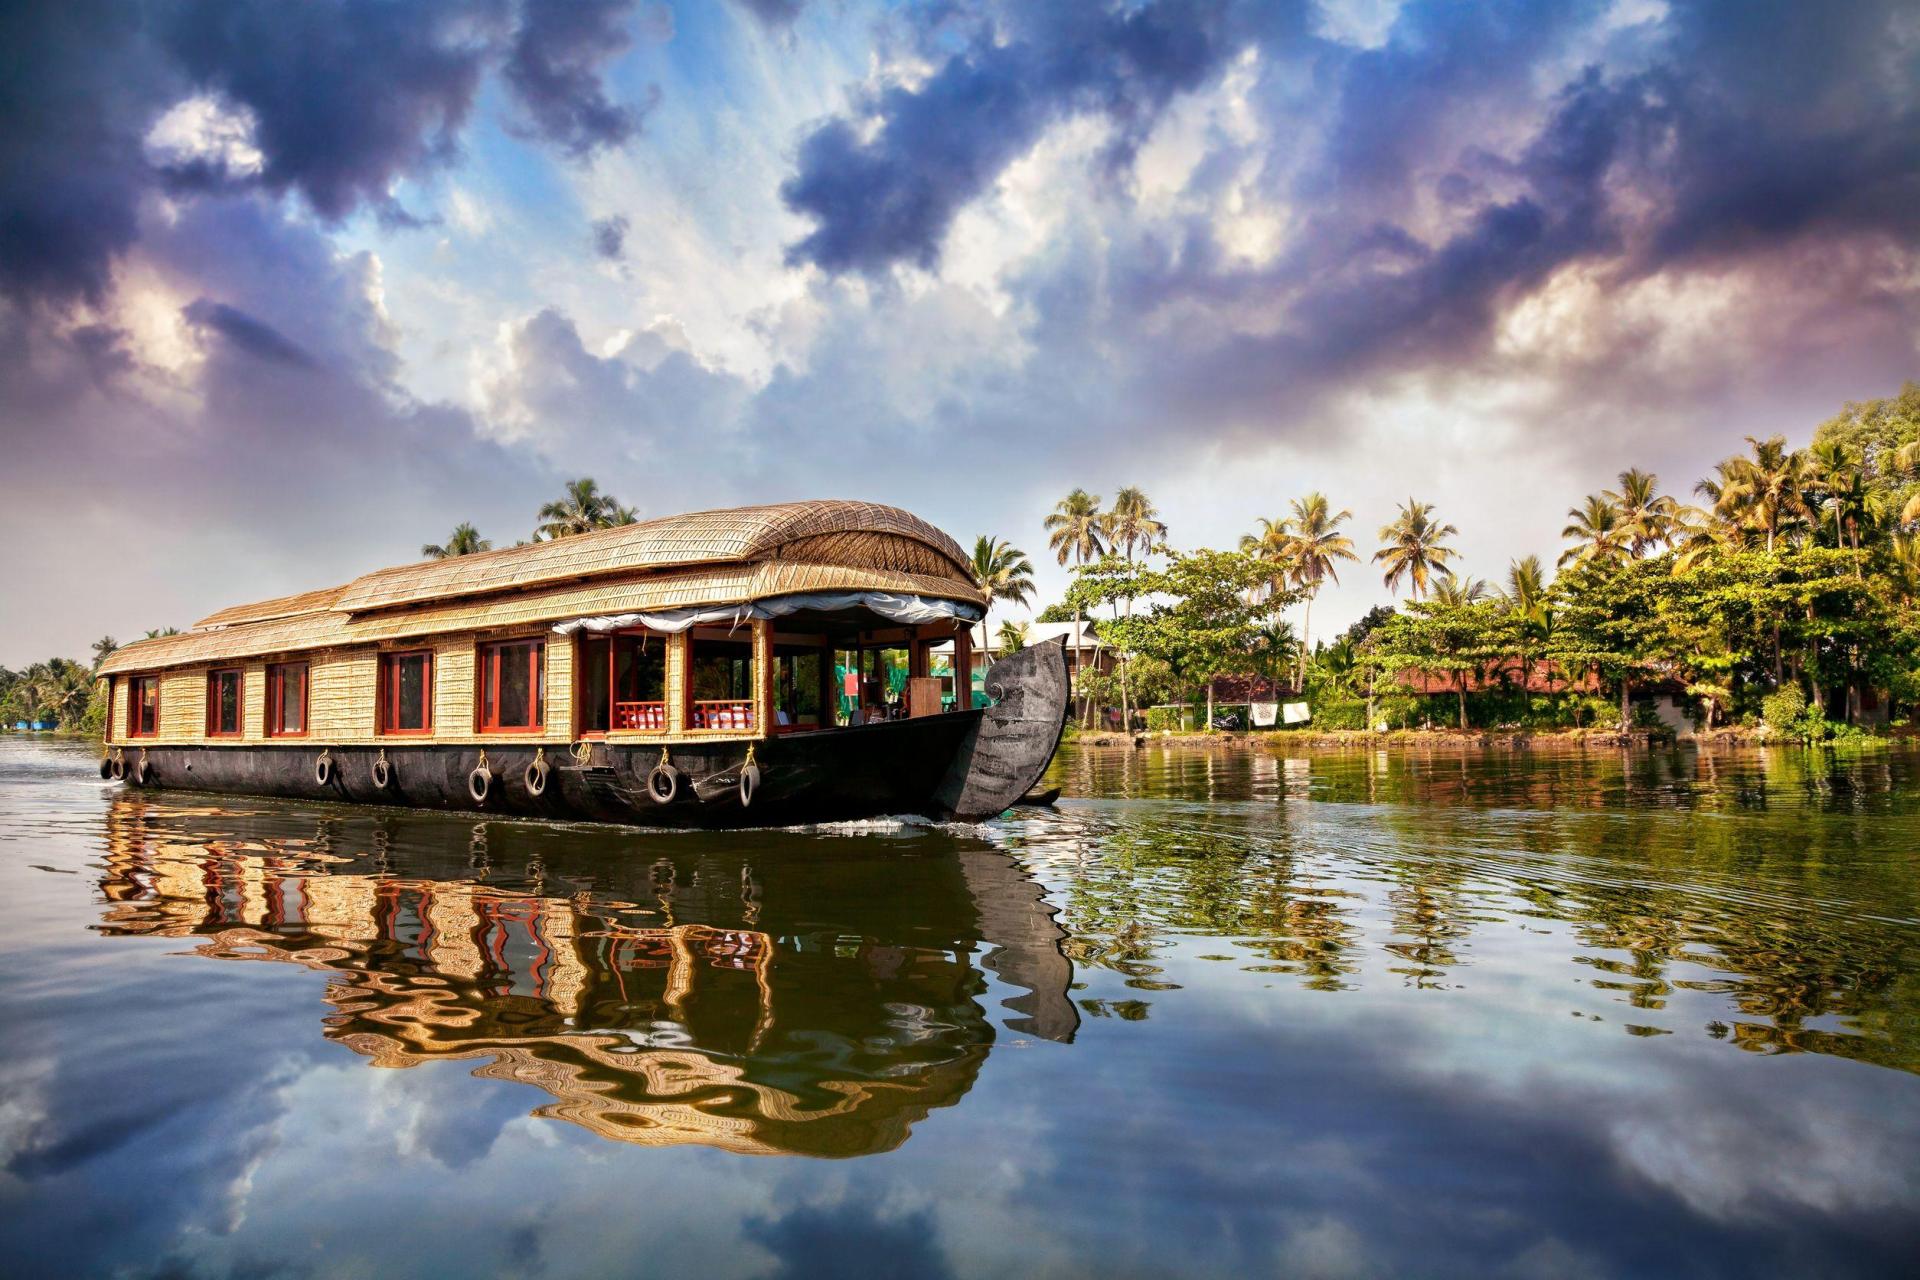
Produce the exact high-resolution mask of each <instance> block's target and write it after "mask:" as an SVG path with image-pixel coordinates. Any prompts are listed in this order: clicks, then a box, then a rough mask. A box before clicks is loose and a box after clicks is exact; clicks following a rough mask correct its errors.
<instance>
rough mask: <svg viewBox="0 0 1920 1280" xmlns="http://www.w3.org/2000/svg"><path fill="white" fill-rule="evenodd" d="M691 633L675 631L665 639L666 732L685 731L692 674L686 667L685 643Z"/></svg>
mask: <svg viewBox="0 0 1920 1280" xmlns="http://www.w3.org/2000/svg"><path fill="white" fill-rule="evenodd" d="M692 634H693V633H692V632H691V631H676V632H674V633H673V634H672V635H670V636H668V637H667V732H668V733H676V734H677V733H685V732H686V731H687V701H688V699H690V698H692V697H693V672H692V671H691V670H689V669H688V666H687V641H688V640H689V638H690V637H691V636H692Z"/></svg>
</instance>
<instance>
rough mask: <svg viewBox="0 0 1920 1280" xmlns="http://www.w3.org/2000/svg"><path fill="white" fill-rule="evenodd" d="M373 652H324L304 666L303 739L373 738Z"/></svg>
mask: <svg viewBox="0 0 1920 1280" xmlns="http://www.w3.org/2000/svg"><path fill="white" fill-rule="evenodd" d="M379 662H380V655H379V651H378V650H375V649H371V648H369V649H357V650H356V649H348V650H344V651H343V650H337V649H336V650H327V651H325V652H321V653H316V654H313V655H312V660H311V661H310V663H309V664H308V667H307V736H308V737H309V738H312V739H314V740H316V741H319V742H346V741H351V740H353V739H357V738H371V737H372V736H373V723H374V721H373V717H374V682H375V680H376V679H377V678H378V671H379Z"/></svg>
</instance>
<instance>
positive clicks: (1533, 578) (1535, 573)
mask: <svg viewBox="0 0 1920 1280" xmlns="http://www.w3.org/2000/svg"><path fill="white" fill-rule="evenodd" d="M1500 598H1501V599H1502V600H1504V601H1505V602H1506V605H1507V607H1508V608H1509V609H1512V610H1513V611H1514V612H1515V613H1517V614H1519V615H1521V616H1522V617H1526V618H1532V617H1537V616H1538V615H1539V613H1540V610H1541V609H1543V608H1545V607H1546V603H1547V574H1546V570H1544V569H1542V568H1541V567H1540V557H1539V556H1526V557H1524V558H1522V559H1519V560H1515V561H1513V562H1511V563H1510V564H1508V565H1507V588H1506V590H1505V591H1503V592H1501V593H1500Z"/></svg>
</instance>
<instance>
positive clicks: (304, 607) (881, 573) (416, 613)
mask: <svg viewBox="0 0 1920 1280" xmlns="http://www.w3.org/2000/svg"><path fill="white" fill-rule="evenodd" d="M799 591H898V592H907V593H912V594H916V595H925V596H934V597H937V598H940V599H947V600H961V601H965V602H967V603H969V604H976V605H979V604H984V603H985V601H986V597H985V596H984V595H983V594H982V593H981V591H980V589H979V588H978V586H976V585H975V583H974V581H973V575H972V572H971V570H970V568H969V567H968V561H967V558H966V556H965V554H964V553H963V552H962V551H961V550H960V547H959V545H958V544H957V543H955V542H954V540H953V539H952V538H949V537H948V536H947V535H946V534H944V533H942V532H940V531H939V530H938V529H936V528H934V527H933V526H932V525H930V524H928V523H927V522H926V521H924V520H921V519H920V518H919V517H917V516H914V515H910V514H909V513H907V512H905V511H901V510H899V509H898V508H896V507H887V506H881V505H879V504H877V503H871V502H843V501H818V502H789V503H779V504H776V505H771V506H763V507H740V508H735V509H732V510H725V511H699V512H694V513H692V514H689V515H682V516H668V517H664V518H661V519H656V520H645V521H642V522H640V523H638V524H631V525H623V526H620V527H618V528H613V529H603V530H599V531H597V532H594V533H586V534H580V535H577V536H575V537H571V538H561V539H558V540H556V541H553V542H541V543H535V544H533V545H531V546H525V547H511V548H508V549H505V550H501V551H489V552H483V553H481V554H479V555H471V556H457V557H453V558H450V559H446V560H428V561H423V562H421V563H418V564H408V565H398V566H395V567H394V568H391V569H378V570H375V571H374V572H372V573H369V574H365V575H363V576H362V577H359V578H356V579H355V580H354V581H352V582H350V583H347V584H346V585H345V586H340V587H331V588H328V589H326V590H321V591H309V592H305V593H302V594H300V595H293V596H282V597H279V598H277V599H273V600H263V601H260V602H259V603H257V604H250V605H238V606H234V607H232V608H228V609H222V610H220V611H219V612H218V613H213V614H209V615H208V616H207V617H205V618H202V619H201V620H200V621H199V622H197V623H195V624H194V626H193V627H192V629H190V630H188V631H186V632H184V633H182V634H180V635H176V636H162V637H157V638H155V639H152V640H141V641H136V642H135V643H133V644H129V645H126V646H125V647H123V648H121V649H120V650H119V651H117V652H116V653H114V654H113V656H112V657H110V658H108V659H107V661H106V662H104V663H102V664H101V667H100V671H101V674H103V675H105V674H111V673H113V672H118V671H141V670H147V669H150V668H154V667H167V666H179V665H183V664H187V663H196V662H217V661H223V660H227V659H234V658H242V657H255V656H260V655H263V654H272V653H286V652H294V651H299V650H310V649H321V648H329V647H333V646H336V645H343V644H356V643H364V642H367V641H373V640H384V639H393V638H397V637H403V636H404V637H411V636H422V635H428V634H433V633H435V632H446V631H463V630H474V629H481V628H489V627H504V626H518V625H525V624H530V623H534V622H539V621H544V620H549V619H559V618H567V617H575V616H578V615H580V614H583V613H609V612H628V611H639V610H646V609H670V608H677V607H681V606H685V605H696V604H702V605H704V604H739V603H744V602H747V601H751V600H758V599H764V598H766V597H769V596H775V595H786V594H792V593H794V592H799Z"/></svg>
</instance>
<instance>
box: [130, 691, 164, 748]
mask: <svg viewBox="0 0 1920 1280" xmlns="http://www.w3.org/2000/svg"><path fill="white" fill-rule="evenodd" d="M149 689H151V690H152V691H153V718H152V719H151V720H150V721H149V720H148V719H147V717H145V716H143V715H141V714H140V713H141V711H142V710H144V708H143V707H142V705H141V704H142V703H143V702H144V701H145V700H146V699H145V696H144V695H145V692H146V691H147V690H149ZM127 736H128V737H129V738H156V737H159V736H160V677H159V676H128V677H127Z"/></svg>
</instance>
